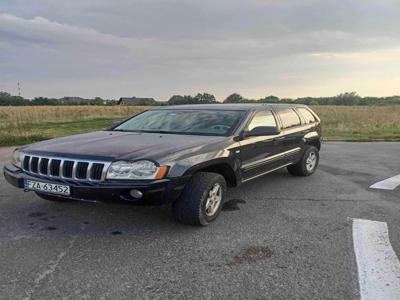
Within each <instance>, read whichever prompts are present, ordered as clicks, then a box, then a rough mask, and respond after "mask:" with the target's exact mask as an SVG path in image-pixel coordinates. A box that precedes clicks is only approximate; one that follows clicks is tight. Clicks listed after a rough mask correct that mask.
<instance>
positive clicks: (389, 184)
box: [370, 174, 400, 190]
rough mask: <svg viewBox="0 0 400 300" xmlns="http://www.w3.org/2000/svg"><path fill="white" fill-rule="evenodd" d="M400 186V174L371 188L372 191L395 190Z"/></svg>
mask: <svg viewBox="0 0 400 300" xmlns="http://www.w3.org/2000/svg"><path fill="white" fill-rule="evenodd" d="M399 185H400V174H399V175H396V176H393V177H390V178H388V179H385V180H382V181H379V182H377V183H374V184H373V185H371V186H370V188H371V189H381V190H394V189H395V188H396V187H398V186H399Z"/></svg>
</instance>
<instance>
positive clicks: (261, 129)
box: [245, 126, 281, 137]
mask: <svg viewBox="0 0 400 300" xmlns="http://www.w3.org/2000/svg"><path fill="white" fill-rule="evenodd" d="M280 132H281V131H280V130H279V129H278V127H275V126H258V127H254V128H253V129H252V130H250V131H248V132H246V133H245V136H246V137H247V136H265V135H277V134H279V133H280Z"/></svg>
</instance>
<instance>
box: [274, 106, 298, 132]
mask: <svg viewBox="0 0 400 300" xmlns="http://www.w3.org/2000/svg"><path fill="white" fill-rule="evenodd" d="M278 114H279V116H280V117H281V120H282V125H283V128H291V127H295V126H298V125H300V124H301V120H300V118H299V116H298V115H297V114H296V112H295V111H294V110H293V109H291V108H288V109H283V110H281V111H278Z"/></svg>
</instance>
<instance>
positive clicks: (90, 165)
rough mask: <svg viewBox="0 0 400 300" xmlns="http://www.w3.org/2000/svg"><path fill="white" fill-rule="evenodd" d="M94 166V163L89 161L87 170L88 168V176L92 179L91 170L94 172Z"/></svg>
mask: <svg viewBox="0 0 400 300" xmlns="http://www.w3.org/2000/svg"><path fill="white" fill-rule="evenodd" d="M92 167H93V163H92V162H89V165H88V167H87V170H86V178H88V179H89V180H92V178H91V177H90V176H91V172H92Z"/></svg>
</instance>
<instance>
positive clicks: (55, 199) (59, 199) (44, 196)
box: [35, 192, 73, 202]
mask: <svg viewBox="0 0 400 300" xmlns="http://www.w3.org/2000/svg"><path fill="white" fill-rule="evenodd" d="M35 194H36V195H37V196H38V197H39V198H42V199H44V200H47V201H52V202H71V201H73V200H71V199H68V198H63V197H58V196H54V195H49V194H45V193H39V192H35Z"/></svg>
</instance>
